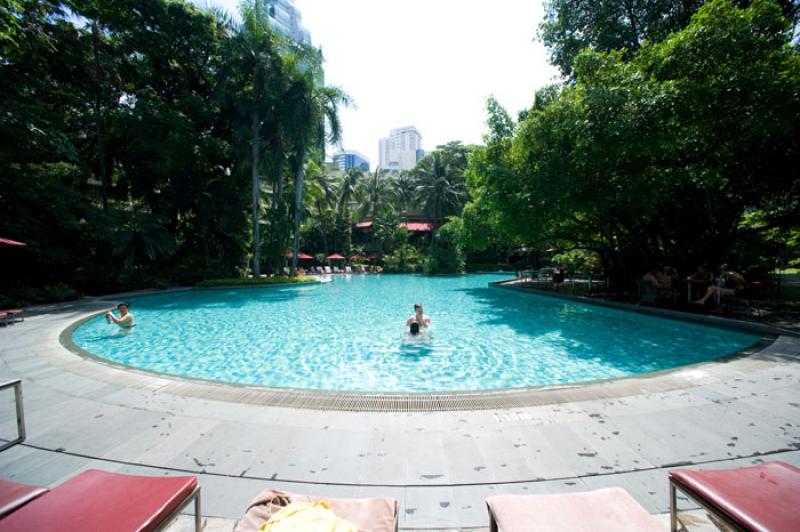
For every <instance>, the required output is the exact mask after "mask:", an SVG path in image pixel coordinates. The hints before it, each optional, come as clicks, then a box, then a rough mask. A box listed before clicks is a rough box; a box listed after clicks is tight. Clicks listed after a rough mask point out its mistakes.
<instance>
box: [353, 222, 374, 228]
mask: <svg viewBox="0 0 800 532" xmlns="http://www.w3.org/2000/svg"><path fill="white" fill-rule="evenodd" d="M367 227H372V220H365V221H363V222H358V223H357V224H356V229H366V228H367Z"/></svg>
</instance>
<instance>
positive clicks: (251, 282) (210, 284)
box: [197, 275, 317, 288]
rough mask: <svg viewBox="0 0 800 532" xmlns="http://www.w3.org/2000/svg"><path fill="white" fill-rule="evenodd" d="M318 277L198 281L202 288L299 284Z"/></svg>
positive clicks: (235, 278)
mask: <svg viewBox="0 0 800 532" xmlns="http://www.w3.org/2000/svg"><path fill="white" fill-rule="evenodd" d="M315 282H317V280H316V279H314V278H313V277H287V276H285V275H276V276H274V277H260V278H255V277H247V278H240V277H234V278H231V279H207V280H205V281H201V282H199V283H197V286H198V287H200V288H218V287H225V286H231V287H234V286H267V285H274V284H297V283H315Z"/></svg>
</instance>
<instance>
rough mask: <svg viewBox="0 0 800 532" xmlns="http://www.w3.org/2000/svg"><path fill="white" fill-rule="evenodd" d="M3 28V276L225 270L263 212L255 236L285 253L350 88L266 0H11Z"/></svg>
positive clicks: (130, 282)
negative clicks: (237, 10)
mask: <svg viewBox="0 0 800 532" xmlns="http://www.w3.org/2000/svg"><path fill="white" fill-rule="evenodd" d="M0 27H1V28H2V29H0V57H2V61H0V207H2V209H3V220H2V221H0V227H2V231H0V233H2V234H3V236H5V237H10V238H16V239H18V240H22V241H25V242H28V243H29V244H30V246H29V247H28V248H26V249H25V250H24V252H22V253H17V252H15V253H14V255H13V256H12V257H10V258H9V260H4V261H0V274H1V275H0V290H2V291H3V292H4V293H6V292H8V291H9V290H10V289H11V288H12V286H13V285H23V286H45V285H50V286H54V285H57V284H58V283H68V284H70V285H72V286H75V287H76V289H79V290H81V291H87V292H104V291H110V290H115V289H127V288H134V287H139V286H146V285H154V284H163V283H164V282H165V280H166V279H171V280H177V281H179V282H193V281H196V280H197V279H198V278H202V277H224V276H231V275H234V274H236V272H239V271H242V270H243V269H244V268H245V263H246V252H247V247H248V241H250V240H251V239H252V237H253V236H254V235H255V232H256V231H255V229H256V228H259V229H260V228H262V227H263V228H264V229H265V230H266V231H267V235H266V238H262V239H260V240H261V243H260V244H259V245H258V246H257V247H256V248H255V249H253V250H252V251H258V252H261V251H262V249H267V250H268V251H270V252H271V253H272V256H271V258H270V261H271V266H272V267H273V268H275V269H278V268H281V267H282V265H283V261H284V260H285V259H284V254H285V251H286V248H287V243H288V241H289V239H290V238H291V236H292V230H293V227H294V233H295V234H299V231H298V228H297V227H296V226H297V225H299V220H300V217H301V215H302V213H303V212H304V209H305V208H306V196H305V194H304V190H303V184H304V179H303V177H304V176H303V171H302V170H303V168H304V167H305V166H306V162H307V161H308V159H309V158H310V157H318V158H321V153H322V152H323V150H324V143H325V142H326V141H335V140H336V139H337V138H338V135H339V133H340V129H341V127H340V124H339V121H338V116H336V109H337V106H338V105H341V104H345V103H347V101H348V99H347V97H346V95H345V94H344V93H343V92H342V91H341V90H340V89H337V88H335V87H325V86H324V85H322V84H321V83H316V81H318V80H320V79H321V75H320V74H321V64H322V55H321V52H320V51H319V50H315V49H311V48H308V47H304V46H300V45H296V44H294V43H291V42H287V41H286V40H284V39H282V38H280V37H279V36H278V35H277V34H275V33H274V32H272V31H271V30H270V28H269V19H268V17H267V13H266V6H265V5H264V2H263V0H254V1H251V2H246V3H245V4H244V6H243V10H242V18H241V23H237V22H234V21H232V20H231V19H229V18H227V17H225V16H222V15H221V12H219V11H217V12H214V11H204V10H201V9H199V8H197V7H195V6H193V5H191V4H190V3H187V2H174V1H171V0H135V1H133V2H128V3H115V2H97V1H96V0H75V1H73V2H64V1H58V0H47V1H39V0H14V1H12V2H4V3H3V5H2V7H0ZM253 118H255V129H257V130H258V132H259V135H260V136H259V135H256V136H254V135H253V133H254V129H253V127H254V126H253ZM325 125H327V128H326V127H325ZM253 148H255V151H254V150H253ZM254 153H255V158H254ZM253 169H255V179H251V177H252V173H251V170H253ZM312 173H313V169H312ZM253 182H255V183H256V187H255V191H256V193H255V199H257V200H259V201H257V202H253V199H254V195H253V187H252V184H253ZM262 183H264V184H267V185H271V186H272V189H273V190H272V192H273V194H272V195H271V197H272V201H273V204H272V205H270V206H269V208H268V209H267V208H265V203H266V202H264V201H263V200H262V199H261V196H262V195H264V194H265V193H266V190H265V188H266V187H265V186H262ZM292 183H294V187H293V188H292V186H293V185H292ZM314 184H315V186H316V184H317V183H316V182H315V183H314ZM289 190H292V191H294V192H296V198H295V202H292V201H289V200H288V199H287V198H286V195H287V191H289ZM316 193H317V191H316V190H312V194H316ZM312 198H313V199H312V200H311V201H315V200H316V199H317V198H318V197H316V196H312ZM254 203H255V204H256V207H257V209H256V211H257V212H253V211H252V210H251V207H252V206H253V204H254ZM259 203H260V205H259ZM293 206H294V208H292V207H293ZM248 211H249V212H248ZM295 215H297V216H295ZM12 217H13V218H12ZM252 222H255V224H253V223H252ZM293 222H295V223H294V224H293Z"/></svg>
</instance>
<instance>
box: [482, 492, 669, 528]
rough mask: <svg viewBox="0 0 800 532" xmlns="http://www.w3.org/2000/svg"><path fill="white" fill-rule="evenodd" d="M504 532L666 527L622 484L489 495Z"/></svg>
mask: <svg viewBox="0 0 800 532" xmlns="http://www.w3.org/2000/svg"><path fill="white" fill-rule="evenodd" d="M486 504H488V505H489V511H490V512H491V513H492V514H493V515H494V517H495V520H496V521H497V524H498V525H499V527H500V530H502V531H503V532H515V531H525V532H527V531H531V530H536V531H537V532H556V531H558V532H566V531H572V532H583V531H585V532H602V531H606V530H607V531H609V532H610V531H614V532H626V531H630V532H640V531H649V530H653V531H655V530H659V531H660V530H663V527H662V526H661V524H660V522H659V521H658V519H656V518H655V517H653V516H652V515H650V514H649V513H647V511H645V509H644V508H642V507H641V506H640V505H639V503H637V502H636V501H635V500H634V499H633V497H631V496H630V495H629V494H628V492H627V491H625V490H624V489H622V488H604V489H599V490H595V491H585V492H578V493H558V494H553V495H496V496H494V497H489V498H488V499H486Z"/></svg>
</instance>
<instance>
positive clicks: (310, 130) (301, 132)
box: [283, 48, 350, 275]
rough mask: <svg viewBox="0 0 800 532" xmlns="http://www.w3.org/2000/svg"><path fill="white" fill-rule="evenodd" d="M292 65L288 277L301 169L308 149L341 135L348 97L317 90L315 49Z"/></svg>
mask: <svg viewBox="0 0 800 532" xmlns="http://www.w3.org/2000/svg"><path fill="white" fill-rule="evenodd" d="M292 60H293V61H294V62H295V65H296V66H295V68H294V76H293V78H294V79H293V81H292V82H291V83H290V85H289V88H288V90H287V92H286V94H285V95H284V97H283V101H284V105H286V108H287V109H288V111H289V112H288V113H287V116H288V117H289V119H290V120H289V122H288V123H287V124H286V131H287V134H288V137H289V139H290V142H291V143H292V153H291V156H290V158H289V164H290V167H291V169H292V170H293V171H294V175H295V203H294V239H293V243H292V252H293V253H292V266H291V272H292V275H294V274H295V272H296V271H297V254H298V251H299V247H300V221H301V218H302V213H303V184H304V177H303V169H304V165H305V161H306V157H307V156H308V154H309V151H310V149H311V148H312V147H316V148H318V149H319V150H320V151H321V150H323V149H324V147H325V142H328V143H330V144H336V143H338V142H340V140H341V135H342V128H341V123H340V121H339V112H338V110H339V106H340V105H349V103H350V98H349V97H348V96H347V94H345V92H344V91H342V90H341V89H340V88H338V87H321V86H318V85H317V83H316V82H315V78H316V77H317V76H316V73H317V71H318V70H319V68H320V67H321V62H322V57H321V54H320V53H319V52H318V50H313V49H309V48H301V49H299V53H297V54H296V55H293V56H292Z"/></svg>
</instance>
